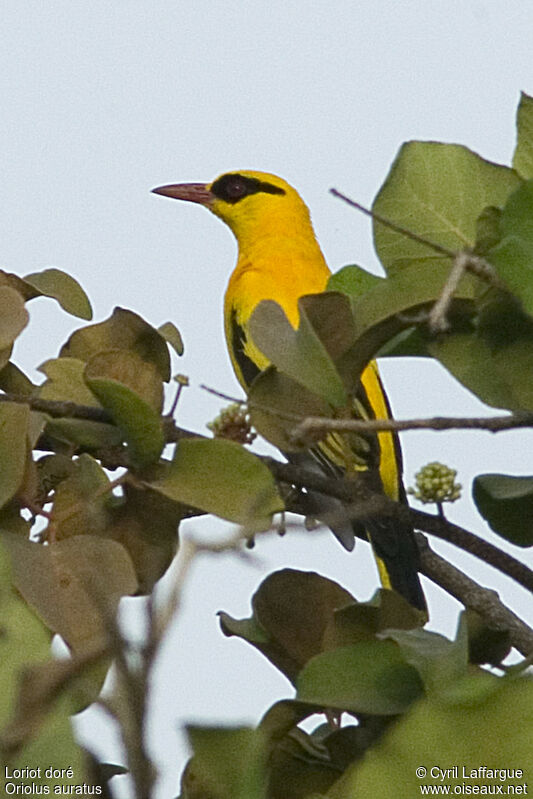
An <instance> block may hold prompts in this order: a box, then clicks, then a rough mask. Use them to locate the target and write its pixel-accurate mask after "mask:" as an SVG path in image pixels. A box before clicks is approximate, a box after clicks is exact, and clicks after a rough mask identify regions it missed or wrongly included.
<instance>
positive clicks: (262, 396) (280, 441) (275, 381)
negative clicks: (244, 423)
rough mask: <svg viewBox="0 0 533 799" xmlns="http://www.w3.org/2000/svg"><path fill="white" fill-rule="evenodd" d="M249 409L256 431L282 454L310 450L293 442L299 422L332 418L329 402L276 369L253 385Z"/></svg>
mask: <svg viewBox="0 0 533 799" xmlns="http://www.w3.org/2000/svg"><path fill="white" fill-rule="evenodd" d="M248 407H249V410H250V421H251V423H252V425H253V427H254V428H255V429H256V430H257V431H258V433H260V434H261V435H262V436H263V438H266V440H267V441H270V443H271V444H273V445H274V446H275V447H278V448H279V449H280V450H282V451H283V452H297V451H299V450H304V449H307V444H299V443H297V442H295V441H294V440H293V439H292V433H293V431H294V428H295V427H296V425H297V424H298V422H299V421H302V420H303V419H305V418H306V417H307V416H323V417H325V418H329V417H331V415H332V414H331V408H330V406H329V404H328V403H327V402H326V400H324V399H321V398H320V397H317V395H316V394H312V393H311V392H310V391H308V389H306V388H304V387H303V386H301V385H300V384H299V383H297V382H296V381H295V380H292V379H291V378H290V377H288V376H287V375H284V374H282V373H281V372H278V371H277V369H275V368H274V367H269V368H268V369H265V371H264V372H261V374H259V375H258V376H257V377H256V378H255V380H254V381H253V383H252V385H251V388H250V390H249V391H248Z"/></svg>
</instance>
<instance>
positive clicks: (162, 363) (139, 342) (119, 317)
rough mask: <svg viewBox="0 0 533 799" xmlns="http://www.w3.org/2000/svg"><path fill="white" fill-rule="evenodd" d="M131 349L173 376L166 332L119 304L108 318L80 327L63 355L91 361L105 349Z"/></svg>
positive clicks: (166, 375) (166, 376) (164, 374)
mask: <svg viewBox="0 0 533 799" xmlns="http://www.w3.org/2000/svg"><path fill="white" fill-rule="evenodd" d="M112 349H120V350H130V351H132V352H136V353H137V355H139V356H140V357H141V358H142V359H143V360H144V361H148V363H152V364H153V365H154V366H155V367H156V369H157V371H158V372H159V375H160V376H161V379H162V380H165V381H168V380H169V379H170V354H169V351H168V347H167V344H166V341H165V339H164V338H163V336H162V335H161V334H160V333H159V331H157V330H156V329H155V328H154V327H152V325H150V324H148V322H145V320H144V319H143V318H142V317H140V316H139V315H138V314H136V313H134V312H133V311H128V310H127V309H125V308H115V310H114V311H113V313H112V315H111V316H110V317H109V318H108V319H106V320H105V321H104V322H99V323H98V324H95V325H87V326H86V327H82V328H80V329H79V330H76V331H75V332H74V333H73V334H72V335H71V336H70V338H69V339H68V341H67V343H66V344H64V345H63V347H62V348H61V352H60V356H61V357H65V356H66V357H69V358H79V359H80V360H82V361H85V362H87V361H89V360H90V359H91V358H92V357H93V356H94V355H96V354H97V353H99V352H102V351H103V350H112Z"/></svg>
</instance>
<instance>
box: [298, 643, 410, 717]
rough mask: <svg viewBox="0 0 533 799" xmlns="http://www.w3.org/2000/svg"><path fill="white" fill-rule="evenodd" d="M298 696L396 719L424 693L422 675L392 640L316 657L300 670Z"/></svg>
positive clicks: (332, 706)
mask: <svg viewBox="0 0 533 799" xmlns="http://www.w3.org/2000/svg"><path fill="white" fill-rule="evenodd" d="M297 688H298V691H297V696H296V698H297V699H298V700H300V701H303V702H311V703H312V704H314V705H321V706H323V707H329V708H334V709H336V710H347V711H350V712H352V713H371V714H377V715H384V716H386V715H395V714H397V713H402V712H404V711H405V710H407V708H408V707H409V706H410V705H411V704H412V702H414V700H415V699H417V698H418V697H420V696H421V695H422V690H423V688H422V682H421V680H420V677H419V675H418V672H417V670H416V669H415V668H413V666H411V665H409V664H408V663H407V662H406V660H405V658H404V656H403V655H402V652H401V650H400V648H399V647H397V646H396V644H394V643H392V642H391V641H368V642H362V643H359V644H354V645H352V646H345V647H340V648H339V649H334V650H332V651H330V652H324V653H323V654H321V655H317V656H316V657H314V658H312V660H310V661H309V663H308V664H307V665H306V666H305V667H304V669H303V671H302V672H300V675H299V677H298V681H297Z"/></svg>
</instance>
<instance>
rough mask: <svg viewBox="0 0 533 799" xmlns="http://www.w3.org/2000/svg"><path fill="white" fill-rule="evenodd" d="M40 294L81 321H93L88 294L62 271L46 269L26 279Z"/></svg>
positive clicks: (27, 276)
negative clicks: (52, 300) (55, 302)
mask: <svg viewBox="0 0 533 799" xmlns="http://www.w3.org/2000/svg"><path fill="white" fill-rule="evenodd" d="M24 280H25V281H26V283H29V284H30V286H33V288H35V289H36V290H37V291H38V292H39V294H41V295H43V296H45V297H51V298H52V299H54V300H57V301H58V303H59V304H60V305H61V307H62V308H63V310H64V311H66V312H67V313H69V314H72V315H73V316H78V317H79V318H80V319H92V316H93V312H92V308H91V303H90V301H89V298H88V297H87V295H86V293H85V292H84V290H83V289H82V287H81V286H80V284H79V283H78V281H77V280H75V279H74V278H73V277H71V276H70V275H67V273H66V272H62V271H61V269H55V268H53V267H52V268H51V269H44V270H43V271H42V272H33V273H32V274H31V275H26V276H25V277H24Z"/></svg>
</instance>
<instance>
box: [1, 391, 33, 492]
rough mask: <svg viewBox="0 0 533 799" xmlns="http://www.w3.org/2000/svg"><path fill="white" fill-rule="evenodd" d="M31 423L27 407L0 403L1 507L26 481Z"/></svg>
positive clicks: (11, 403)
mask: <svg viewBox="0 0 533 799" xmlns="http://www.w3.org/2000/svg"><path fill="white" fill-rule="evenodd" d="M29 423H30V409H29V408H28V406H27V405H19V404H18V403H15V402H2V403H0V463H1V464H2V469H1V470H0V507H2V506H3V505H5V504H6V502H9V500H10V499H11V498H12V497H13V496H14V495H15V494H16V492H17V490H18V489H19V487H20V486H21V484H22V481H23V479H24V473H25V469H26V457H27V450H28V443H27V436H28V432H29Z"/></svg>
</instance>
